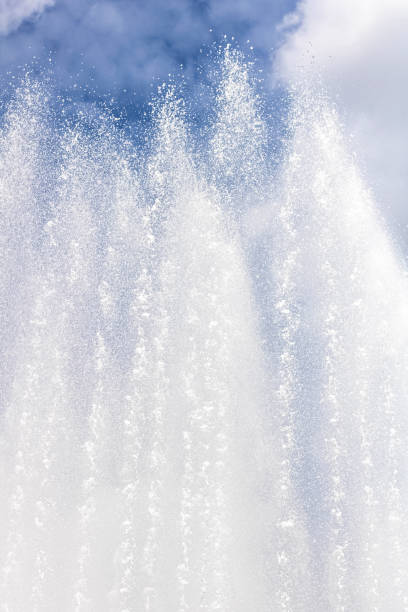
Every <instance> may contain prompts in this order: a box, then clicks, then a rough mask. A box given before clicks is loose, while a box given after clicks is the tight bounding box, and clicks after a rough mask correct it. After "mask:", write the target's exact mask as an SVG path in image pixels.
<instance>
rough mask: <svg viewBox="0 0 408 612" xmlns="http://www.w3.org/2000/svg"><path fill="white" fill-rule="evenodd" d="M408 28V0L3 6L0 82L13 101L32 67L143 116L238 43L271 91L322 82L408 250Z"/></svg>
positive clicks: (99, 0)
mask: <svg viewBox="0 0 408 612" xmlns="http://www.w3.org/2000/svg"><path fill="white" fill-rule="evenodd" d="M407 31H408V2H407V0H387V1H386V2H385V0H359V1H358V2H356V1H355V0H341V2H340V1H339V0H299V1H298V2H297V1H296V0H0V86H1V87H2V90H3V98H4V97H5V95H6V94H7V90H8V84H9V83H11V84H12V85H13V83H15V82H16V81H18V78H19V76H20V75H21V74H22V73H23V72H24V66H26V65H27V64H30V63H32V62H34V66H36V67H37V68H38V69H41V68H43V67H44V66H52V72H53V74H54V77H53V78H54V82H55V84H56V85H57V87H59V88H60V89H62V90H63V91H64V93H66V94H67V95H72V96H73V97H75V98H76V99H81V98H85V99H86V100H87V101H89V99H91V100H92V99H94V100H95V99H100V98H102V99H105V100H107V99H108V98H110V96H111V95H112V94H113V95H114V96H115V98H117V99H118V102H119V106H122V107H127V112H128V116H132V115H133V117H134V115H135V114H136V115H137V113H138V110H137V109H138V108H139V109H140V108H141V106H142V105H143V103H145V102H146V101H147V100H148V99H149V98H150V97H151V95H152V91H154V90H155V87H156V84H157V83H158V82H159V81H160V80H165V79H167V78H168V74H169V73H175V74H176V75H177V74H178V73H179V71H180V64H183V71H184V73H185V74H186V76H187V81H188V80H189V81H190V83H192V82H194V80H195V78H196V76H197V75H199V74H200V73H199V72H198V71H197V66H198V65H200V64H203V63H205V61H206V53H207V52H208V49H210V48H211V46H212V45H213V44H214V43H215V44H216V43H218V42H220V41H222V39H223V36H224V34H226V35H227V36H228V37H231V36H235V39H236V40H237V41H238V43H239V44H240V45H241V48H242V49H243V50H244V51H248V52H251V53H253V55H254V57H256V58H257V61H258V66H261V67H262V68H263V69H264V72H263V75H264V89H265V90H266V91H273V87H274V85H275V84H276V83H277V82H278V81H280V83H284V84H286V83H290V82H292V81H293V80H294V79H296V78H297V74H298V73H299V67H301V69H302V67H304V66H307V67H308V69H309V70H310V71H311V72H317V73H319V75H321V77H322V80H323V82H324V85H325V87H326V88H327V90H328V91H329V92H330V93H331V95H332V97H333V98H334V99H336V101H337V103H338V106H339V109H340V111H341V114H342V117H343V121H344V125H345V129H346V131H347V132H348V133H349V134H353V139H354V140H353V143H354V144H353V146H354V147H355V151H356V155H357V157H358V159H359V161H360V165H361V166H362V168H363V170H364V173H365V175H366V177H367V182H368V184H369V185H370V186H371V188H372V189H373V190H374V192H375V195H376V197H377V201H378V202H379V204H380V206H381V207H382V210H383V211H384V213H385V215H386V216H387V218H388V220H389V222H390V224H391V225H392V226H393V227H394V228H397V233H399V234H401V235H404V240H405V241H406V242H408V206H407V203H408V202H407V194H408V161H407V160H408V122H407V120H406V108H408V81H407V79H406V71H407V69H406V60H407V57H408V37H407V35H406V33H407ZM248 40H249V41H250V42H249V43H248V42H247V41H248ZM251 46H253V47H254V49H253V52H252V51H250V47H251ZM200 49H203V51H204V52H203V53H200ZM33 58H35V59H33ZM50 59H51V62H50V61H49V60H50ZM201 74H204V78H205V71H204V73H201Z"/></svg>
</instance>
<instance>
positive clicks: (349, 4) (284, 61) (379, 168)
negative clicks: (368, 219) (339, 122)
mask: <svg viewBox="0 0 408 612" xmlns="http://www.w3.org/2000/svg"><path fill="white" fill-rule="evenodd" d="M297 22H298V23H300V25H299V26H298V27H297V28H296V27H294V26H296V24H297ZM278 27H279V28H280V30H281V32H282V31H283V32H286V39H285V42H284V44H283V46H282V47H281V49H280V50H279V52H278V55H277V57H276V63H275V67H276V73H275V74H278V75H279V77H280V78H281V79H283V80H284V81H293V80H294V79H295V80H296V79H297V78H298V77H299V76H302V75H303V76H304V74H305V71H306V72H307V73H308V74H311V75H313V74H318V75H320V77H321V78H322V80H323V82H324V84H325V86H326V87H327V88H328V89H329V91H331V93H332V94H333V97H335V98H337V100H338V101H339V107H340V110H341V111H342V112H343V116H344V120H345V122H346V127H347V129H348V131H349V132H351V133H353V134H354V136H355V145H356V149H357V153H358V154H359V156H360V158H361V160H362V163H363V166H365V168H366V172H367V173H368V178H369V182H370V183H371V186H372V188H373V189H374V191H375V193H376V195H377V198H378V199H379V200H380V201H381V202H382V203H383V205H384V210H385V211H386V212H388V216H389V218H390V220H391V222H399V223H401V225H404V226H406V225H407V224H408V206H407V204H408V161H407V160H408V121H407V109H408V78H407V77H408V69H407V58H408V36H407V32H408V2H407V0H387V1H384V0H357V1H356V0H342V1H341V2H339V0H324V1H322V0H303V2H301V3H299V5H298V7H297V10H296V11H295V12H294V13H291V14H289V15H288V16H286V17H285V21H284V22H282V23H281V24H280V26H278Z"/></svg>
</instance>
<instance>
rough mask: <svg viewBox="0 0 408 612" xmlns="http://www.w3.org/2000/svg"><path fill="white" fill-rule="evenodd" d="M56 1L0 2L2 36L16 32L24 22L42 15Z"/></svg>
mask: <svg viewBox="0 0 408 612" xmlns="http://www.w3.org/2000/svg"><path fill="white" fill-rule="evenodd" d="M54 2H55V0H0V35H1V34H3V35H4V34H8V33H9V32H11V31H13V30H16V29H17V28H18V27H19V25H20V24H21V23H22V22H23V21H24V19H28V18H30V17H33V16H35V15H38V14H39V13H41V12H42V11H43V10H44V9H45V8H47V7H48V6H52V5H53V4H54Z"/></svg>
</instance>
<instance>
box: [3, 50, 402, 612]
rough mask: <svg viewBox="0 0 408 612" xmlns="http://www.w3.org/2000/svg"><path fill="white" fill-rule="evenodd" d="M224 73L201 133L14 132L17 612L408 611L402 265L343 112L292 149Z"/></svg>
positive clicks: (26, 87) (37, 92) (322, 116)
mask: <svg viewBox="0 0 408 612" xmlns="http://www.w3.org/2000/svg"><path fill="white" fill-rule="evenodd" d="M219 68H220V69H219V71H218V84H217V85H216V88H215V91H214V92H213V96H214V108H215V111H214V113H213V114H212V115H210V116H209V118H208V125H207V129H206V130H205V131H204V130H201V131H200V135H199V136H198V137H197V130H194V129H193V128H192V127H191V122H190V121H189V112H188V110H187V105H186V104H185V102H183V100H182V99H181V98H180V97H179V95H178V93H177V88H176V87H175V86H174V85H170V86H163V87H162V88H161V93H160V95H159V97H158V99H157V100H156V101H155V103H154V104H153V112H152V118H151V127H150V135H149V138H148V139H147V142H146V145H145V146H144V147H142V148H141V147H136V146H135V145H134V144H133V143H132V142H131V141H130V140H128V139H127V138H126V137H125V136H124V134H123V132H122V131H121V129H120V128H119V127H118V126H117V125H116V122H115V120H114V118H113V117H111V116H110V115H109V114H108V113H106V114H103V113H96V114H95V113H91V112H89V113H87V112H85V111H84V110H83V109H82V110H81V111H80V112H79V113H78V115H77V116H76V118H75V119H72V118H71V119H69V120H66V121H61V120H60V118H59V117H58V115H59V113H58V106H56V105H55V103H52V102H53V100H52V99H50V100H49V99H48V97H49V94H48V93H47V91H46V90H45V89H44V88H43V87H42V86H41V85H40V84H38V83H34V82H32V81H30V79H27V80H26V82H25V83H24V84H23V85H22V86H21V87H20V88H19V89H18V91H17V92H16V94H15V96H14V99H13V100H12V101H11V102H9V103H8V106H7V109H6V111H5V113H4V116H3V121H2V127H1V132H0V194H1V198H0V202H1V213H2V214H1V218H0V225H1V227H0V249H1V262H2V263H1V272H0V284H1V288H0V295H1V299H0V318H1V326H0V329H1V331H0V345H1V350H2V363H1V369H0V391H1V395H0V397H1V414H0V417H1V421H0V423H1V446H0V451H1V454H0V458H1V469H0V475H1V478H2V496H1V502H0V609H1V610H2V611H4V612H27V610H30V611H31V610H32V611H33V612H34V611H37V612H47V611H50V612H55V610H61V611H67V612H68V611H75V612H85V611H89V612H91V611H95V612H101V611H105V610H106V611H107V612H108V611H112V612H116V611H120V612H132V611H138V612H139V611H146V612H147V611H151V612H153V611H163V612H164V611H165V612H169V611H172V610H174V611H178V612H187V611H191V612H197V611H198V610H203V611H210V610H220V611H234V612H239V611H242V612H248V610H256V611H257V612H258V611H259V612H262V611H264V612H267V611H270V610H284V611H293V612H295V611H296V612H297V611H299V612H300V611H304V612H312V611H313V612H314V611H317V610H318V611H322V612H323V611H327V610H333V611H342V610H344V611H350V610H353V611H357V612H358V611H360V612H366V611H372V612H374V611H385V612H387V611H390V610H392V611H396V612H398V611H403V610H408V571H407V569H406V560H407V559H408V550H407V542H408V524H407V508H408V498H407V492H408V483H407V481H406V477H405V474H406V467H407V465H406V464H407V454H406V452H405V444H404V441H405V437H406V435H407V433H408V422H407V417H406V416H405V412H406V411H405V410H404V407H405V406H404V403H405V400H406V398H408V382H407V381H408V376H407V374H408V357H407V356H406V351H405V346H406V342H407V340H408V325H407V323H406V321H407V320H408V285H407V277H406V272H405V269H404V267H403V264H402V262H401V258H400V256H399V254H398V251H397V249H396V248H395V246H394V245H393V244H392V241H391V239H390V237H389V236H388V234H387V232H386V229H385V226H384V223H383V221H382V219H381V218H380V215H379V213H378V211H377V209H376V206H375V203H374V202H373V199H372V196H371V194H370V191H369V189H368V188H367V187H366V186H365V185H364V181H363V178H362V175H361V173H360V172H359V170H358V166H357V163H356V160H355V158H354V156H353V154H352V153H351V150H350V145H349V142H348V141H347V138H346V136H345V135H344V133H343V130H342V127H341V122H340V120H339V118H338V115H337V112H336V110H335V109H334V108H333V107H332V105H331V104H330V102H329V101H328V99H327V98H326V97H325V96H324V95H323V94H322V93H320V92H319V90H318V89H316V88H312V87H310V86H309V87H300V88H298V89H297V90H294V91H293V92H291V94H290V95H289V96H288V100H289V102H288V108H287V109H286V110H287V119H286V123H287V128H286V135H285V139H284V141H283V143H281V144H280V145H279V147H277V146H275V145H274V143H273V142H272V143H271V142H270V138H271V137H270V134H271V132H272V130H271V129H270V125H269V121H270V120H269V119H268V118H267V117H265V116H264V113H263V112H262V103H261V99H260V98H259V96H258V94H257V93H256V87H255V85H254V81H253V77H252V73H251V68H250V66H248V65H247V64H246V63H245V61H244V60H243V59H242V57H241V56H240V55H239V53H237V52H236V51H234V50H232V49H231V48H230V47H227V49H226V51H225V52H224V54H223V57H222V59H221V60H220V67H219ZM312 89H313V91H312ZM56 109H57V110H56ZM60 110H61V109H60ZM277 148H279V149H280V160H279V161H277V159H276V155H272V153H271V151H276V149H277Z"/></svg>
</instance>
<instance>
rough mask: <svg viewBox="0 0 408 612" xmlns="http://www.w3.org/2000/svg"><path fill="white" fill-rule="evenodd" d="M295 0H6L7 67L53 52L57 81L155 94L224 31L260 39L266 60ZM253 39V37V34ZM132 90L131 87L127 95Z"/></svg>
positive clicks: (2, 51)
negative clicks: (153, 89)
mask: <svg viewBox="0 0 408 612" xmlns="http://www.w3.org/2000/svg"><path fill="white" fill-rule="evenodd" d="M294 6H295V1H294V0H273V1H271V0H252V1H251V0H223V1H220V0H12V1H10V0H0V33H1V34H2V35H1V36H0V71H1V76H2V77H3V81H4V78H5V77H6V79H5V80H6V81H7V76H8V75H7V73H8V72H10V71H11V73H12V74H15V73H16V71H17V70H18V66H24V65H25V64H27V63H30V62H31V61H32V58H33V57H35V58H36V59H35V63H36V64H37V65H38V66H40V67H41V66H42V65H47V62H48V60H49V57H50V54H51V58H52V63H53V70H54V72H55V75H56V81H57V84H58V85H59V86H60V87H62V88H64V89H68V90H71V91H72V93H75V90H77V91H81V89H80V88H81V86H84V85H86V86H87V88H90V89H92V90H95V93H96V94H97V95H104V94H106V93H108V92H109V94H110V93H113V94H114V95H115V96H118V97H120V98H122V99H123V100H126V99H128V97H129V94H131V95H132V96H136V97H137V98H143V97H144V96H146V95H149V91H150V87H149V86H150V84H151V83H152V80H153V79H163V78H167V77H168V74H169V73H174V72H177V71H178V70H179V67H180V64H183V66H184V72H185V73H186V74H187V75H188V76H190V77H191V76H193V75H194V72H195V69H196V66H197V63H199V62H202V53H200V49H204V53H205V50H206V49H208V47H209V46H210V45H211V44H212V43H214V42H217V41H220V40H222V38H223V35H224V34H226V35H227V36H229V37H230V36H235V38H236V39H237V40H238V41H239V42H240V43H241V44H242V46H243V48H244V49H246V48H248V47H249V46H251V45H252V46H254V48H255V49H254V51H255V53H256V55H257V57H258V59H259V60H260V61H261V62H267V61H268V59H269V57H270V54H271V50H272V48H273V47H274V46H276V45H277V43H278V41H279V39H280V38H281V34H280V32H279V30H277V29H276V24H278V23H279V22H280V21H281V20H282V18H283V16H284V15H285V14H286V13H287V12H288V11H290V10H292V9H293V8H294ZM248 40H250V41H251V42H250V43H248V42H247V41H248ZM126 94H128V95H126Z"/></svg>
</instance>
